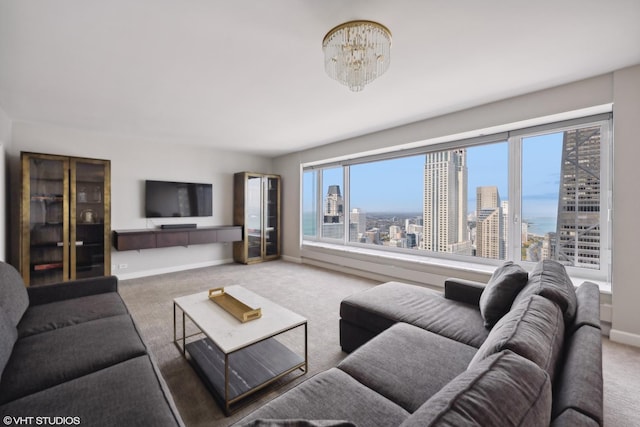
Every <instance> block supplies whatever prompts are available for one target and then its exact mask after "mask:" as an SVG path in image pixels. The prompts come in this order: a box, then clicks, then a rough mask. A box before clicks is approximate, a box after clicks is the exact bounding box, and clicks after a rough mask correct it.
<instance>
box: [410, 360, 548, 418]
mask: <svg viewBox="0 0 640 427" xmlns="http://www.w3.org/2000/svg"><path fill="white" fill-rule="evenodd" d="M550 415H551V382H550V381H549V375H548V374H547V373H546V372H545V371H543V370H542V369H540V368H539V367H538V366H536V365H535V364H534V363H532V362H530V361H529V360H527V359H525V358H523V357H520V356H518V355H516V354H514V353H512V352H510V351H508V350H507V351H504V352H500V353H497V354H494V355H492V356H490V357H488V358H486V359H484V360H483V361H482V362H480V363H478V364H476V365H475V366H474V367H473V368H471V369H469V370H468V371H465V372H463V373H462V374H460V375H459V376H458V377H456V378H455V379H454V380H453V381H451V382H450V383H449V384H447V386H445V387H444V388H443V389H442V390H440V391H439V392H438V393H436V394H435V395H434V396H433V397H432V398H431V399H429V400H428V401H426V402H425V403H424V404H423V405H422V406H421V407H420V408H419V409H418V410H417V411H416V412H414V413H413V414H412V415H411V416H410V417H409V418H407V420H406V421H405V422H404V423H402V424H401V427H413V426H416V427H417V426H420V427H430V426H471V425H474V426H495V427H500V426H520V427H533V426H545V427H546V426H548V425H549V421H550V418H551V417H550Z"/></svg>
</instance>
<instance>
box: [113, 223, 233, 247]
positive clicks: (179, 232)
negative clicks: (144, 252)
mask: <svg viewBox="0 0 640 427" xmlns="http://www.w3.org/2000/svg"><path fill="white" fill-rule="evenodd" d="M241 239H242V227H236V226H232V225H222V226H218V227H199V228H173V229H142V230H114V231H113V246H114V247H115V248H116V250H118V251H131V250H141V249H155V248H167V247H172V246H191V245H201V244H207V243H224V242H236V241H238V240H241Z"/></svg>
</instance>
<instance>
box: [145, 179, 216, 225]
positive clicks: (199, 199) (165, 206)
mask: <svg viewBox="0 0 640 427" xmlns="http://www.w3.org/2000/svg"><path fill="white" fill-rule="evenodd" d="M212 193H213V191H212V185H211V184H197V183H193V182H169V181H151V180H147V181H145V204H144V210H145V216H146V217H147V218H168V217H171V218H178V217H195V216H211V215H212V210H213V207H212V205H213V201H212Z"/></svg>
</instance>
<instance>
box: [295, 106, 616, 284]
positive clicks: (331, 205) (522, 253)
mask: <svg viewBox="0 0 640 427" xmlns="http://www.w3.org/2000/svg"><path fill="white" fill-rule="evenodd" d="M609 123H610V117H609V116H608V115H603V116H598V117H591V118H585V119H580V120H574V121H571V122H564V123H559V124H554V125H546V126H543V127H537V128H531V129H519V130H513V131H511V132H509V133H503V134H500V135H492V136H485V137H482V138H477V139H471V140H464V141H457V142H455V141H454V142H448V143H446V144H442V145H439V146H436V145H431V146H424V147H422V148H420V149H412V150H410V151H409V150H405V151H402V152H390V153H387V154H384V155H377V156H375V157H373V156H372V157H362V158H355V159H350V160H348V161H344V162H341V163H333V164H328V165H319V166H318V165H315V166H313V167H308V168H304V169H303V210H302V212H303V213H302V215H303V221H302V222H303V227H304V230H303V235H304V239H310V240H320V241H328V242H331V243H338V244H343V245H349V246H354V247H357V246H363V247H368V248H374V249H379V250H383V251H394V252H400V253H403V252H404V253H407V254H413V255H428V256H431V257H434V256H435V257H444V258H451V259H459V260H463V261H464V260H467V261H468V260H469V258H470V257H471V258H473V259H475V260H477V261H476V262H481V263H489V264H499V263H500V262H502V261H504V260H514V261H517V262H524V263H526V262H531V263H533V262H537V261H539V260H541V259H556V260H558V261H560V262H561V263H563V264H565V265H566V266H567V267H569V268H579V269H581V270H580V271H582V272H585V271H591V272H595V273H596V275H597V277H602V278H603V279H607V278H608V268H609V267H608V261H605V260H607V259H608V250H609V248H610V245H609V232H608V230H609V224H608V222H607V221H608V215H601V212H607V210H608V209H609V205H608V194H609V182H610V180H609V174H610V167H609V164H608V159H609V145H610V144H609ZM318 189H321V190H320V191H318ZM316 206H322V213H321V214H319V213H318V212H317V209H316ZM313 221H315V222H314V223H313V224H312V223H311V222H313ZM314 224H315V225H314ZM318 231H320V232H318ZM594 278H595V277H594Z"/></svg>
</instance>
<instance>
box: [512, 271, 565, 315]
mask: <svg viewBox="0 0 640 427" xmlns="http://www.w3.org/2000/svg"><path fill="white" fill-rule="evenodd" d="M531 295H542V296H543V297H545V298H547V299H549V300H551V301H553V302H555V303H556V304H558V306H559V307H560V309H561V310H562V313H563V314H564V321H565V323H566V324H567V325H570V324H571V323H573V320H574V319H575V317H576V311H577V309H578V298H577V296H576V289H575V288H574V286H573V282H571V278H570V277H569V275H568V274H567V270H566V269H565V268H564V265H562V264H560V263H559V262H558V261H554V260H551V259H545V260H542V261H540V262H538V264H536V266H535V267H534V268H533V270H531V274H529V282H528V283H527V286H526V287H525V288H524V289H523V290H522V292H520V293H519V294H518V295H517V296H516V299H515V300H514V301H513V306H516V305H517V304H518V303H519V302H520V301H522V300H525V299H527V297H529V296H531Z"/></svg>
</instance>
